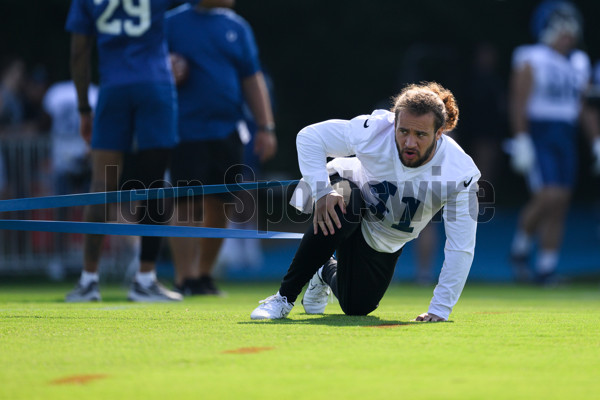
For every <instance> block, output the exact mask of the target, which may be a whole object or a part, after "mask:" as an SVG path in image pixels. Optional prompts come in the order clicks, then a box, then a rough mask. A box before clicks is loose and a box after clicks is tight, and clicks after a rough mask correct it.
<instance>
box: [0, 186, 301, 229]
mask: <svg viewBox="0 0 600 400" xmlns="http://www.w3.org/2000/svg"><path fill="white" fill-rule="evenodd" d="M295 183H298V181H297V180H293V181H273V182H250V183H236V184H228V185H205V186H187V187H171V188H156V189H140V190H136V189H134V190H120V191H115V192H97V193H81V194H72V195H62V196H47V197H30V198H24V199H11V200H0V212H8V211H25V210H39V209H48V208H59V207H72V206H85V205H94V204H108V203H119V202H129V201H140V200H154V199H161V198H165V199H166V198H173V197H183V196H197V195H206V194H217V193H229V192H235V191H239V190H253V189H264V188H273V187H284V186H288V185H292V184H295ZM0 230H17V231H36V232H61V233H81V234H98V235H126V236H160V237H195V238H238V239H301V238H302V234H301V233H292V232H265V231H253V230H245V229H222V228H205V227H190V226H170V225H145V224H117V223H105V222H73V221H28V220H0Z"/></svg>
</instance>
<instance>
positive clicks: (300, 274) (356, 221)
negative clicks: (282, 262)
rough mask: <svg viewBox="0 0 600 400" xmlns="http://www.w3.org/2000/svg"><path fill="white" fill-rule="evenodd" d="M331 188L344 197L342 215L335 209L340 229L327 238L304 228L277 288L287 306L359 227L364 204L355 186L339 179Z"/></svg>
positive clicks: (320, 233) (321, 233)
mask: <svg viewBox="0 0 600 400" xmlns="http://www.w3.org/2000/svg"><path fill="white" fill-rule="evenodd" d="M333 188H334V189H335V190H336V191H337V192H338V193H340V194H341V195H343V196H344V202H345V203H346V214H343V213H342V211H341V210H340V209H339V208H336V213H337V215H338V218H339V219H340V221H341V223H342V227H341V229H336V232H335V234H333V235H327V236H325V235H323V232H321V231H320V230H319V231H318V233H317V234H316V235H315V234H314V231H313V227H312V225H311V227H310V228H308V229H307V231H306V233H305V234H304V237H303V238H302V241H301V242H300V246H299V247H298V250H297V251H296V255H295V256H294V259H293V260H292V263H291V264H290V267H289V269H288V272H287V274H286V275H285V276H284V278H283V281H282V282H281V286H280V288H279V294H280V295H281V296H285V297H286V298H287V301H288V302H290V303H293V302H295V301H296V298H297V297H298V295H299V294H300V292H301V291H302V288H303V287H304V285H305V284H306V282H308V281H309V280H310V279H311V277H312V276H313V275H314V274H315V272H316V271H317V270H318V269H319V268H320V267H321V266H322V265H323V264H325V263H326V262H327V260H329V259H330V257H331V256H332V255H333V253H334V252H335V250H336V249H337V248H338V247H340V245H341V244H342V243H343V242H344V241H345V240H346V239H348V238H349V237H350V235H352V233H354V231H356V230H357V229H359V228H360V222H361V220H362V216H361V212H362V211H361V210H362V209H363V208H364V207H363V206H364V202H363V200H362V195H361V193H360V189H359V188H358V186H356V185H355V184H354V183H353V182H350V181H348V180H341V181H339V182H337V183H334V184H333Z"/></svg>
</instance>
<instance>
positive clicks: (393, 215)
mask: <svg viewBox="0 0 600 400" xmlns="http://www.w3.org/2000/svg"><path fill="white" fill-rule="evenodd" d="M296 144H297V147H298V160H299V164H300V170H301V172H302V176H303V181H302V182H301V184H300V185H298V188H297V189H296V191H295V192H294V196H293V198H292V205H294V206H295V207H297V208H299V209H300V210H301V211H303V212H311V211H312V207H313V203H314V201H315V200H316V199H319V198H321V197H322V196H324V195H326V194H328V193H331V192H332V191H333V188H332V187H331V184H330V181H329V175H331V174H333V173H335V172H337V173H339V174H340V176H342V177H344V178H347V179H350V180H352V181H353V182H355V183H356V184H357V185H358V186H359V187H360V188H361V191H362V193H363V197H364V198H365V201H366V206H367V207H368V211H367V212H366V214H365V216H364V218H363V221H362V225H361V229H362V233H363V236H364V238H365V240H366V242H367V243H368V244H369V246H371V247H372V248H373V249H375V250H377V251H380V252H386V253H392V252H395V251H397V250H399V249H400V248H402V247H403V246H404V244H406V243H407V242H409V241H411V240H413V239H415V238H416V237H417V236H419V233H420V232H421V230H423V228H424V227H425V226H426V225H427V223H428V222H429V221H430V220H431V219H432V218H433V216H434V215H435V214H436V213H437V212H438V211H439V210H441V209H442V208H443V209H444V211H443V218H444V226H445V230H446V238H447V240H446V244H445V248H444V254H445V260H444V266H443V268H442V272H441V274H440V279H439V282H438V285H437V287H436V289H435V291H434V297H433V300H432V302H431V305H430V308H429V312H431V313H433V314H436V315H438V316H440V317H443V318H448V316H449V314H450V312H451V310H452V307H453V306H454V304H456V301H458V297H459V296H460V293H461V292H462V289H463V286H464V284H465V281H466V279H467V276H468V273H469V269H470V268H471V263H472V261H473V254H474V250H475V234H476V229H477V216H478V202H477V190H478V185H477V181H478V179H479V177H480V175H481V174H480V172H479V170H478V169H477V167H476V166H475V163H474V162H473V160H472V159H471V157H469V156H468V155H467V154H466V153H465V152H464V151H463V150H462V149H461V148H460V146H459V145H458V144H457V143H456V142H455V141H454V140H453V139H452V138H450V137H448V136H446V135H442V137H441V138H440V139H439V140H438V143H437V149H436V152H435V154H434V156H433V158H432V159H431V160H430V161H429V162H428V163H426V164H424V165H422V166H420V167H417V168H409V167H405V166H404V165H403V164H402V162H401V161H400V157H399V154H398V150H397V146H396V141H395V132H394V114H393V113H391V112H389V111H385V110H376V111H374V112H373V113H372V114H371V115H362V116H359V117H356V118H354V119H352V120H350V121H347V120H330V121H325V122H321V123H318V124H315V125H311V126H308V127H306V128H304V129H303V130H302V131H300V133H299V134H298V137H297V140H296ZM350 155H356V157H347V156H350ZM326 157H337V158H335V159H334V160H332V161H330V162H329V163H327V164H326Z"/></svg>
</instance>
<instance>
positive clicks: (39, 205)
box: [0, 180, 298, 212]
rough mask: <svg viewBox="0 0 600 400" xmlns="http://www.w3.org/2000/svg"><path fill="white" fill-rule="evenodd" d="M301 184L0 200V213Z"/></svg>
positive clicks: (204, 187)
mask: <svg viewBox="0 0 600 400" xmlns="http://www.w3.org/2000/svg"><path fill="white" fill-rule="evenodd" d="M294 183H298V181H297V180H293V181H274V182H250V183H234V184H229V185H203V186H187V187H170V188H156V189H139V190H120V191H115V192H97V193H81V194H67V195H62V196H46V197H29V198H24V199H10V200H0V212H3V211H24V210H39V209H43V208H58V207H72V206H85V205H93V204H108V203H121V202H128V201H137V200H154V199H163V198H164V199H167V198H171V197H183V196H197V195H202V194H216V193H229V192H235V191H238V190H252V189H264V188H270V187H284V186H288V185H292V184H294Z"/></svg>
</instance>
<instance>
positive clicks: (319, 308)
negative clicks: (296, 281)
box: [302, 269, 331, 314]
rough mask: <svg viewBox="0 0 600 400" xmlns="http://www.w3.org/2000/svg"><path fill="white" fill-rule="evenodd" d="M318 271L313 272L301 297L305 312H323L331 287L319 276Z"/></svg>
mask: <svg viewBox="0 0 600 400" xmlns="http://www.w3.org/2000/svg"><path fill="white" fill-rule="evenodd" d="M319 271H320V269H319ZM319 271H317V272H315V274H314V275H313V277H312V279H311V280H310V282H308V288H307V289H306V292H304V297H303V298H302V305H303V306H304V311H306V313H307V314H323V312H324V311H325V307H326V306H327V301H328V300H329V293H331V288H329V285H327V284H326V283H325V281H324V280H323V279H322V278H321V276H320V275H319Z"/></svg>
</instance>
